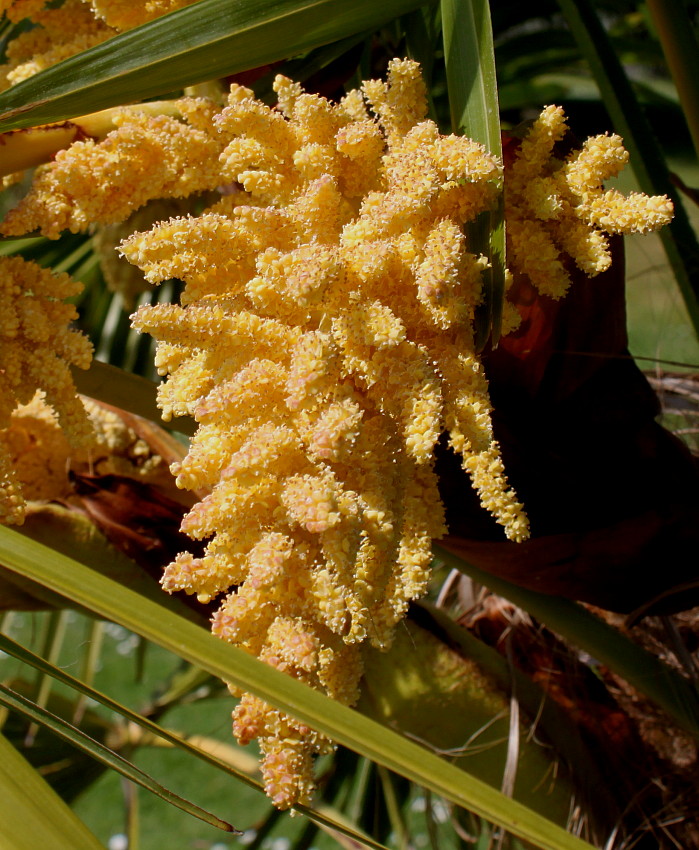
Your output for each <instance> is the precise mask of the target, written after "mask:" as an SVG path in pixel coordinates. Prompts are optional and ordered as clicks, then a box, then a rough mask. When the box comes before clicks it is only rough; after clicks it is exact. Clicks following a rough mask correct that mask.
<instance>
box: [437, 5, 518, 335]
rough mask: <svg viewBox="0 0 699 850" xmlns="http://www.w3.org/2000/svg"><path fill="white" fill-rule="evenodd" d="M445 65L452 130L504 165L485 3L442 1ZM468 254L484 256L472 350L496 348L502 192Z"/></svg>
mask: <svg viewBox="0 0 699 850" xmlns="http://www.w3.org/2000/svg"><path fill="white" fill-rule="evenodd" d="M441 9H442V35H443V40H444V62H445V65H446V71H447V85H448V89H449V108H450V112H451V123H452V130H453V132H459V133H463V134H464V135H467V136H469V137H470V138H472V139H473V140H474V141H476V142H480V144H482V145H484V146H485V148H486V149H487V150H488V152H489V153H491V154H492V155H493V156H495V157H497V158H498V159H499V160H500V161H501V162H502V139H501V136H500V110H499V105H498V89H497V78H496V75H495V48H494V46H493V30H492V25H491V22H490V7H489V4H488V0H442V2H441ZM468 233H469V237H470V238H469V250H470V251H473V252H474V253H476V254H478V253H483V254H484V255H485V256H487V257H488V259H489V260H490V268H488V269H486V270H485V271H484V273H483V303H482V305H481V306H480V307H479V310H478V312H477V313H476V320H475V344H476V350H480V349H482V348H483V346H484V345H485V343H486V341H487V339H488V336H490V338H491V341H492V345H493V346H495V345H497V342H498V339H499V337H500V328H501V325H502V304H503V299H504V297H505V262H506V261H505V207H504V197H503V194H502V192H500V193H499V195H498V202H497V205H496V206H495V208H494V209H492V210H488V211H487V212H484V213H482V214H481V215H480V216H479V218H478V220H477V221H476V222H473V224H471V225H470V226H469V228H468Z"/></svg>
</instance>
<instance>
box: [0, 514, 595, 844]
mask: <svg viewBox="0 0 699 850" xmlns="http://www.w3.org/2000/svg"><path fill="white" fill-rule="evenodd" d="M0 558H1V559H2V560H3V562H4V563H5V564H6V565H7V567H8V568H9V569H12V570H15V571H17V572H20V573H22V574H23V575H26V576H28V577H29V578H33V579H34V580H35V581H36V580H38V581H40V582H41V583H43V584H46V585H47V586H48V587H50V588H51V589H52V590H54V591H56V592H57V593H61V594H63V595H65V596H68V597H69V598H72V599H74V600H75V601H76V602H78V603H79V604H81V605H83V606H84V607H88V608H90V609H91V610H93V611H95V612H97V613H99V614H100V615H101V616H104V617H107V618H109V619H111V620H113V621H115V622H118V623H120V624H121V625H123V626H125V627H126V628H128V629H130V630H131V631H134V632H136V633H138V634H141V635H142V636H143V637H145V638H147V639H148V640H152V641H154V642H155V643H158V644H159V645H160V646H164V647H165V648H166V649H170V650H171V651H173V652H176V653H177V654H178V655H180V656H181V657H182V658H184V659H186V660H188V661H190V662H191V663H193V664H196V665H198V666H200V667H202V668H203V669H205V670H208V672H210V673H212V674H213V675H215V676H218V677H219V678H221V679H223V680H224V681H229V682H232V683H234V684H235V685H236V686H237V687H239V688H241V689H242V690H245V691H249V692H250V693H252V694H255V695H256V696H258V697H259V698H260V699H262V700H264V701H265V702H268V703H270V705H272V706H275V707H276V708H280V709H281V710H283V711H286V712H288V713H289V714H291V715H292V716H294V717H296V718H297V719H299V720H301V722H303V723H306V724H308V725H309V726H311V727H312V728H315V729H317V730H319V731H320V732H322V733H324V734H326V735H328V736H329V737H330V738H332V739H333V740H335V741H337V742H338V743H340V744H344V745H345V746H348V747H350V748H351V749H353V750H354V751H355V752H358V753H360V754H361V755H364V756H366V757H367V758H370V759H372V760H373V761H376V762H377V763H378V764H382V765H383V766H384V767H387V768H388V769H390V770H393V771H395V772H396V773H399V774H401V775H403V776H405V777H406V778H408V779H410V780H412V781H414V782H416V783H418V784H419V785H422V786H426V787H428V788H430V789H431V790H433V791H434V792H435V793H437V794H439V795H441V796H443V797H445V798H446V799H448V800H451V801H452V802H454V803H456V804H457V805H459V806H463V807H464V808H466V809H469V810H470V811H473V812H474V813H476V814H479V815H481V816H483V817H485V818H486V819H488V820H490V821H492V822H494V823H496V824H498V825H500V826H502V827H503V828H505V829H506V830H508V831H509V832H511V833H513V834H514V835H517V836H520V837H522V838H524V839H525V840H529V841H531V842H533V843H534V844H536V845H538V846H539V847H542V848H544V850H583V848H586V850H590V846H591V845H589V844H588V843H587V842H585V841H582V840H581V839H579V838H577V837H576V836H573V835H571V834H570V833H567V832H566V831H565V830H563V829H562V828H561V827H559V826H556V825H555V824H553V823H551V822H550V821H548V820H546V819H545V818H542V817H541V816H539V815H536V814H535V813H534V812H532V811H531V810H529V809H527V808H526V807H525V806H522V805H521V804H519V803H516V802H514V801H513V800H511V799H509V798H507V797H505V796H504V795H503V794H501V793H500V792H498V791H495V790H494V789H492V788H491V787H490V786H488V785H486V784H485V783H483V782H480V781H478V780H476V779H474V778H473V777H471V776H470V775H468V774H467V773H466V772H465V771H462V770H460V769H459V768H457V767H454V766H453V765H451V764H449V763H448V762H446V761H444V760H443V759H441V758H439V757H438V756H436V755H434V754H433V753H430V752H429V751H427V750H425V749H423V748H422V747H420V746H419V745H417V744H415V743H413V742H412V741H409V740H407V739H406V738H404V737H402V736H400V735H398V734H397V733H396V732H394V731H392V730H390V729H388V728H386V727H385V726H382V725H381V724H378V723H376V722H374V721H371V720H369V719H368V718H366V717H364V716H362V715H361V714H359V713H358V712H356V711H353V710H352V709H350V708H347V707H346V706H344V705H340V704H338V703H336V702H334V701H333V700H331V699H329V698H328V697H326V696H324V695H323V694H321V693H319V692H317V691H315V690H313V689H312V688H309V687H308V686H306V685H303V684H302V683H301V682H298V681H295V680H294V679H291V678H290V677H289V676H286V675H285V674H283V673H281V672H279V671H278V670H275V669H273V668H271V667H270V666H268V665H266V664H264V663H263V662H261V661H259V660H258V659H257V658H253V657H252V656H250V655H248V654H247V653H245V652H244V651H243V650H240V649H237V648H236V647H233V646H231V645H229V644H226V643H224V642H223V641H221V640H218V639H217V638H215V637H214V636H213V635H211V634H209V633H208V632H206V631H205V630H204V629H202V628H200V627H199V626H196V625H194V624H192V623H189V622H187V621H185V620H183V619H182V618H180V617H178V616H177V615H174V614H172V613H171V612H169V611H167V610H165V609H159V606H157V605H156V604H155V603H153V602H150V601H149V600H145V599H141V598H140V597H139V596H138V595H137V594H135V593H133V592H132V591H129V590H128V589H126V588H122V587H120V586H118V585H116V584H115V583H114V582H111V581H109V580H106V579H104V578H103V577H102V576H100V575H99V574H97V573H95V572H94V571H92V570H90V569H89V568H87V567H84V566H83V565H81V564H77V563H76V562H72V561H70V559H67V558H64V557H63V556H60V555H57V554H56V553H53V552H52V551H51V550H50V549H47V548H46V547H43V546H39V545H38V544H36V543H34V542H33V541H30V540H27V539H25V538H23V537H22V536H21V535H19V534H17V533H16V532H13V531H12V530H11V529H8V528H2V527H0Z"/></svg>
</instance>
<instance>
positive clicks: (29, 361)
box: [0, 257, 92, 523]
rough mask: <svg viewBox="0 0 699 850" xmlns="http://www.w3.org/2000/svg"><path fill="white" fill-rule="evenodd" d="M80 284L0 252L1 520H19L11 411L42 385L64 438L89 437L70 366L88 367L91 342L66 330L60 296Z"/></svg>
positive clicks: (68, 317) (67, 313) (68, 312)
mask: <svg viewBox="0 0 699 850" xmlns="http://www.w3.org/2000/svg"><path fill="white" fill-rule="evenodd" d="M80 289H81V285H80V284H78V283H75V282H74V281H73V280H71V278H70V277H69V276H68V275H67V274H61V275H54V274H52V273H51V272H50V271H49V270H47V269H43V268H41V266H38V265H37V264H36V263H31V262H27V261H25V260H23V259H21V258H20V257H2V258H0V311H1V312H2V317H3V321H2V324H1V325H0V522H2V523H21V522H22V518H23V515H24V513H23V512H24V497H23V494H22V487H21V484H20V482H19V480H18V477H17V474H16V471H15V469H14V466H13V463H12V455H11V452H10V450H9V447H8V444H7V429H8V428H9V426H10V417H11V415H12V413H13V411H14V410H15V408H17V406H18V405H22V404H27V403H29V402H30V401H31V400H32V398H33V397H34V394H35V393H36V391H37V389H42V390H44V393H45V397H46V400H47V402H48V404H49V405H50V406H51V407H52V408H53V410H54V411H55V412H56V414H57V416H58V420H59V422H60V424H61V427H62V428H63V430H64V432H65V434H66V436H67V437H68V440H69V441H70V442H71V443H72V444H73V445H75V446H81V445H85V444H87V443H89V442H90V440H91V437H92V427H91V424H90V422H89V419H88V416H87V413H86V412H85V409H84V407H83V405H82V404H81V402H80V400H79V399H78V398H77V394H76V390H75V385H74V384H73V378H72V376H71V374H70V369H69V366H71V365H72V366H78V367H79V368H81V369H87V367H88V366H89V365H90V360H91V356H92V347H91V345H90V343H89V342H88V340H87V338H86V337H84V336H83V335H82V334H80V333H78V332H76V331H73V330H70V329H69V327H68V325H69V323H70V322H71V321H72V320H73V319H74V318H76V315H77V314H76V312H75V308H74V307H73V306H72V305H71V304H65V303H63V301H62V299H63V298H68V297H70V296H71V295H75V294H76V293H77V292H79V291H80Z"/></svg>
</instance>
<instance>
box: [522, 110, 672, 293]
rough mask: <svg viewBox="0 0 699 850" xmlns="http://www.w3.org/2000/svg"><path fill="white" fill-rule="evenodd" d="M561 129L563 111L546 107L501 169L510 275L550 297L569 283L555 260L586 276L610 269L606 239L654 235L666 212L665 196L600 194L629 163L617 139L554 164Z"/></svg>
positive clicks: (593, 141)
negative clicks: (524, 279) (572, 265)
mask: <svg viewBox="0 0 699 850" xmlns="http://www.w3.org/2000/svg"><path fill="white" fill-rule="evenodd" d="M567 131H568V127H567V125H566V123H565V117H564V114H563V110H562V109H561V108H560V107H559V106H547V107H546V108H545V109H544V111H543V112H542V113H541V115H540V116H539V117H538V118H537V120H536V121H535V122H534V124H533V125H532V127H531V128H530V130H529V132H528V134H527V135H526V136H525V138H524V139H523V140H522V143H521V145H520V147H519V150H518V151H517V153H516V155H515V157H514V160H513V162H512V163H511V164H510V165H508V167H507V168H506V171H505V211H506V221H507V234H508V240H509V253H508V260H509V262H510V265H511V267H512V270H513V271H514V272H522V273H524V274H526V275H527V276H528V277H529V279H530V280H531V282H532V283H533V284H534V286H535V287H536V288H537V289H538V290H539V292H541V293H542V294H544V295H549V296H551V297H553V298H560V297H562V296H563V295H564V294H565V292H566V291H567V289H568V287H569V285H570V275H569V272H568V270H567V268H566V266H565V262H564V260H563V258H562V255H568V256H569V257H571V258H572V259H573V261H574V262H575V264H576V265H577V266H578V268H580V269H581V270H582V271H584V272H585V274H587V275H588V276H590V277H593V276H594V275H596V274H599V273H600V272H603V271H605V270H606V269H607V268H609V266H610V264H611V255H610V252H609V247H608V244H607V238H606V236H605V233H606V234H613V233H647V232H649V231H651V230H658V229H659V228H660V227H662V226H663V225H665V224H668V223H669V222H670V221H671V219H672V214H673V207H672V202H671V201H670V200H669V199H668V198H667V197H665V196H664V195H663V196H652V197H649V196H647V195H643V194H639V193H636V192H634V193H632V194H630V195H629V196H627V197H625V196H624V195H622V194H621V192H619V191H618V190H616V189H609V190H606V191H605V189H604V188H603V186H602V183H603V181H604V180H607V179H609V178H610V177H614V176H616V175H617V174H619V172H620V171H621V170H622V169H623V167H624V165H626V162H627V161H628V157H629V155H628V153H627V151H626V150H625V149H624V146H623V144H622V141H621V138H620V137H619V136H616V135H612V136H609V135H601V136H594V137H592V138H590V139H588V140H587V141H586V142H585V143H584V145H583V146H582V148H581V149H580V150H576V151H573V152H572V153H571V154H570V155H569V156H567V157H566V158H565V159H560V158H559V157H557V156H556V155H555V152H554V146H555V145H556V143H557V142H560V141H561V139H563V137H564V135H565V134H566V132H567Z"/></svg>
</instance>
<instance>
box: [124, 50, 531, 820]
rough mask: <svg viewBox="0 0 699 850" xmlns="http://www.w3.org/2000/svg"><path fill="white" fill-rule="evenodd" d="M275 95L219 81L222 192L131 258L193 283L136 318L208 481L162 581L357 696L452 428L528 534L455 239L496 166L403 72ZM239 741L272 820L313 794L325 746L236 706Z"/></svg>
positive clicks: (418, 559)
mask: <svg viewBox="0 0 699 850" xmlns="http://www.w3.org/2000/svg"><path fill="white" fill-rule="evenodd" d="M275 90H276V92H277V95H278V99H279V108H278V109H270V108H269V107H267V106H265V105H264V104H262V103H260V102H258V101H257V100H255V99H254V97H253V95H252V92H251V91H249V90H248V89H246V88H243V87H240V86H234V87H233V88H232V90H231V92H230V96H229V100H228V105H227V106H226V107H225V108H223V109H222V110H220V111H219V112H218V113H217V114H215V115H212V120H211V129H210V133H211V135H212V138H213V139H215V140H216V142H215V143H216V145H217V146H218V148H219V150H220V159H219V163H218V172H217V174H218V184H219V185H221V186H226V187H228V190H227V194H225V195H224V196H223V197H222V198H221V200H220V201H218V202H217V203H216V204H214V205H213V206H212V207H210V208H209V209H207V210H206V211H205V212H204V213H202V214H201V215H199V216H198V217H184V218H174V219H171V220H170V221H168V222H165V223H161V224H159V225H156V226H155V227H154V228H153V229H152V230H151V231H150V232H148V233H143V234H140V233H137V234H134V235H133V236H131V237H130V238H128V239H127V240H126V241H125V242H124V243H123V245H122V251H123V253H124V255H125V256H126V257H127V259H129V260H130V261H131V262H133V263H134V264H136V265H138V266H139V267H140V268H141V269H142V270H143V272H144V274H145V277H146V278H147V279H148V280H149V281H151V282H153V283H157V282H159V281H162V280H164V279H168V278H171V277H176V278H179V279H181V280H182V281H184V283H185V289H184V293H183V296H182V304H183V306H175V305H156V306H153V307H142V308H141V309H140V310H139V311H138V312H137V313H136V314H135V316H134V325H135V327H137V328H138V329H139V330H141V331H147V332H149V333H151V334H153V335H154V336H155V337H156V338H157V339H158V340H159V344H158V352H157V365H158V368H159V370H160V372H161V373H162V374H169V376H170V377H169V379H168V381H167V382H166V383H165V384H163V385H162V386H161V389H160V394H159V403H160V406H161V408H162V410H163V415H164V417H165V418H170V417H171V416H173V415H174V416H179V415H183V414H189V415H192V416H194V417H195V419H196V421H197V423H198V425H199V428H198V431H197V433H196V435H195V437H194V438H193V440H192V443H191V447H190V450H189V453H188V455H187V457H186V458H185V459H184V460H183V461H182V463H180V464H177V465H176V466H175V468H174V469H173V471H174V472H175V474H176V475H177V481H178V484H179V486H181V487H185V488H189V489H199V488H206V489H209V490H210V495H208V496H207V497H206V498H204V499H203V500H202V501H201V502H199V503H198V504H197V505H195V507H194V508H193V509H192V510H191V511H190V513H189V514H188V515H187V516H186V517H185V519H184V522H183V530H184V531H185V532H186V533H187V534H189V535H190V536H191V537H194V538H197V539H208V540H210V542H209V543H208V546H207V549H206V552H205V554H204V556H203V557H201V558H194V557H192V556H191V555H189V554H182V555H180V556H179V557H178V558H177V559H176V560H175V561H174V562H173V563H172V564H171V565H170V566H169V567H168V568H167V569H166V571H165V576H164V579H163V585H164V587H165V588H166V589H167V590H169V591H175V590H186V591H188V592H190V593H196V594H197V595H198V596H199V598H200V599H201V600H202V601H208V600H210V599H211V598H213V597H215V596H217V595H219V594H222V593H227V594H228V595H227V596H226V598H225V599H224V601H223V603H222V605H221V607H220V609H219V610H218V612H217V614H216V615H215V617H214V624H213V629H214V632H215V633H216V634H218V635H219V636H220V637H222V638H224V639H225V640H228V641H230V642H232V643H234V644H236V645H238V646H240V647H243V648H244V649H246V650H247V651H249V652H251V653H254V654H255V655H257V656H259V657H260V658H262V659H264V660H265V661H266V662H267V663H269V664H271V665H273V666H275V667H277V668H278V669H280V670H284V671H286V672H288V673H290V674H291V675H293V676H295V677H296V678H298V679H300V680H302V681H304V682H307V683H308V684H310V685H312V686H314V687H316V688H320V689H322V690H324V691H325V692H326V693H328V694H330V695H331V696H333V697H334V698H336V699H338V700H341V701H343V702H345V703H348V704H352V703H353V702H355V700H356V699H357V685H358V681H359V678H360V676H361V672H362V660H361V651H360V644H361V643H362V642H363V641H365V640H368V641H370V642H371V643H372V644H373V645H375V646H379V647H386V646H387V645H388V644H389V643H390V641H391V638H392V632H393V629H394V627H395V624H396V623H397V622H398V621H399V620H400V618H401V617H402V616H403V615H404V613H405V611H406V609H407V606H408V603H409V602H410V600H411V599H414V598H416V597H417V596H419V595H421V594H422V593H423V592H424V589H425V586H426V583H427V580H428V575H429V565H430V561H431V541H432V539H433V538H435V537H439V536H440V535H441V534H442V533H443V532H444V524H443V509H442V505H441V502H440V499H439V494H438V490H437V480H436V476H435V473H434V471H433V466H432V465H433V450H434V446H435V443H436V442H437V440H438V438H439V436H440V433H441V432H442V431H443V430H444V429H445V428H446V430H447V431H448V433H449V436H450V440H451V444H452V446H453V447H454V448H455V449H456V450H457V451H458V452H460V453H461V454H462V455H463V458H464V466H465V467H466V469H468V470H469V472H470V473H471V475H472V477H473V481H474V484H475V486H476V488H477V489H478V491H479V493H480V494H481V499H482V501H483V504H484V505H485V506H486V507H487V508H488V510H490V511H491V512H492V513H493V514H494V515H495V517H496V518H497V519H498V521H499V522H501V523H502V525H503V526H504V529H505V532H506V533H507V535H508V536H509V537H510V538H511V539H513V540H521V539H523V538H525V537H526V536H527V534H528V528H527V521H526V517H525V515H524V513H523V511H522V507H521V505H520V504H519V503H518V501H517V499H516V497H515V495H514V493H513V492H512V490H510V489H509V488H508V486H507V483H506V480H505V477H504V472H503V468H502V462H501V461H500V458H499V452H498V448H497V445H496V444H495V443H494V441H493V435H492V429H491V422H490V403H489V398H488V391H487V383H486V379H485V376H484V374H483V369H482V366H481V364H480V363H479V361H478V359H477V357H476V355H475V354H474V352H473V338H472V318H473V312H474V308H475V305H476V304H477V302H478V301H479V299H480V286H481V283H480V277H481V271H482V269H483V268H484V266H485V264H486V261H485V260H484V259H483V258H479V257H476V256H474V255H472V254H469V253H468V251H467V250H466V247H467V246H466V245H465V237H464V234H463V230H462V225H463V224H464V222H466V221H469V220H471V219H472V218H473V217H474V216H476V215H477V214H478V213H479V212H480V211H482V210H484V209H486V208H487V207H488V206H489V205H490V204H491V203H492V201H493V198H494V197H495V194H496V193H497V191H498V190H499V187H500V185H501V179H502V171H501V167H500V165H499V163H497V162H496V161H495V160H494V159H493V158H492V157H491V156H489V155H488V154H487V153H486V152H485V150H484V149H483V148H482V147H481V146H479V145H478V144H476V143H474V142H473V141H471V140H469V139H466V138H462V137H455V136H448V137H445V136H441V135H440V133H439V131H438V129H437V127H436V125H435V124H434V123H433V122H432V121H429V120H425V114H426V98H425V91H424V85H423V82H422V79H421V76H420V72H419V67H418V66H417V64H416V63H414V62H409V61H399V60H396V61H394V62H392V63H391V65H390V69H389V76H388V82H387V83H384V82H378V81H372V82H368V83H365V85H364V87H363V92H360V91H353V92H350V93H349V94H348V95H347V96H346V97H345V98H344V99H343V100H342V101H341V102H340V103H338V104H336V105H333V104H331V103H329V102H328V101H326V100H325V99H324V98H321V97H318V96H316V95H310V94H306V93H305V92H304V91H303V90H302V89H301V87H300V86H299V85H298V84H295V83H292V82H291V81H290V80H288V79H286V78H284V77H277V79H276V81H275ZM367 103H368V104H369V106H370V107H371V110H372V111H373V115H372V112H370V110H369V108H368V107H367ZM203 113H204V107H201V112H200V114H203ZM159 143H161V142H159ZM207 168H208V165H207ZM232 588H233V590H232V592H231V589H232ZM234 731H235V734H236V735H237V737H238V739H239V740H240V741H241V742H247V741H249V740H251V739H252V738H258V739H259V742H260V746H261V749H262V752H263V757H264V758H263V774H264V777H265V783H266V788H267V791H268V793H269V795H270V796H271V797H272V799H273V800H274V802H275V804H276V805H278V806H280V807H287V806H290V805H293V804H294V803H296V802H299V801H301V802H306V801H308V799H309V796H310V793H311V791H312V788H313V781H312V770H311V767H312V765H311V757H312V754H313V753H314V752H322V751H324V750H325V749H326V748H327V747H328V742H327V741H326V740H324V739H322V738H321V737H320V736H318V735H317V734H316V733H315V732H313V731H312V730H310V729H308V728H306V727H304V726H302V725H300V724H298V723H297V722H295V721H294V720H292V719H291V718H289V717H287V716H286V715H284V714H282V713H280V712H278V711H275V710H273V709H272V708H270V707H269V706H267V705H265V704H264V703H262V702H261V701H260V700H258V699H257V698H255V697H253V696H251V695H244V696H243V698H242V700H241V702H240V704H239V706H238V708H237V709H236V711H235V712H234Z"/></svg>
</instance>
